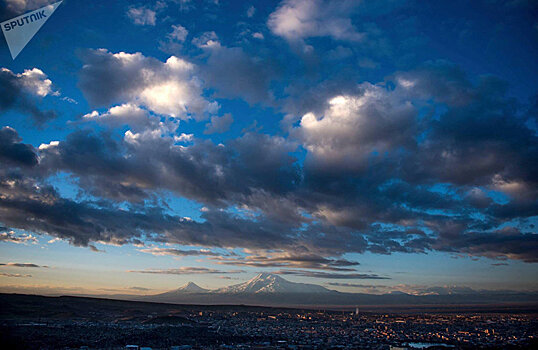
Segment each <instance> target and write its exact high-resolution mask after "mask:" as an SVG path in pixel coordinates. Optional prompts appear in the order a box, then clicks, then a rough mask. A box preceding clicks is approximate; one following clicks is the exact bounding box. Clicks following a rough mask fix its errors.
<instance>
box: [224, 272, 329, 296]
mask: <svg viewBox="0 0 538 350" xmlns="http://www.w3.org/2000/svg"><path fill="white" fill-rule="evenodd" d="M328 291H329V290H328V289H326V288H324V287H322V286H318V285H315V284H307V283H295V282H290V281H288V280H286V279H284V278H282V277H280V276H278V275H273V274H270V273H260V274H258V275H257V276H256V277H254V278H252V279H250V280H248V281H247V282H244V283H240V284H235V285H233V286H229V287H224V288H221V289H219V290H217V292H218V293H233V294H236V293H248V294H252V293H326V292H328Z"/></svg>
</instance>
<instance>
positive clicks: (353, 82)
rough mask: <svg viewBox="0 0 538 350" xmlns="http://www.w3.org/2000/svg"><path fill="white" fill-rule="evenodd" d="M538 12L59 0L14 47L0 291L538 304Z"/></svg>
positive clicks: (402, 4) (12, 11) (2, 95)
mask: <svg viewBox="0 0 538 350" xmlns="http://www.w3.org/2000/svg"><path fill="white" fill-rule="evenodd" d="M53 2H54V1H48V0H0V21H5V20H7V19H10V18H13V17H15V16H18V15H20V14H23V13H25V12H27V11H30V10H33V9H36V8H40V7H42V6H45V5H48V4H50V3H53ZM537 18H538V5H537V3H536V2H535V1H532V0H529V1H525V0H512V1H496V0H484V1H480V0H477V1H472V2H470V1H427V2H424V1H399V0H380V1H375V2H371V1H347V0H342V1H324V0H323V1H322V0H311V1H306V0H284V1H225V0H214V1H202V0H200V1H194V0H190V1H189V0H160V1H121V0H120V1H77V0H65V1H63V3H62V4H61V5H60V6H59V7H58V8H57V10H56V12H55V13H54V14H53V15H52V16H51V17H50V18H49V19H48V20H47V22H46V23H45V24H44V25H43V27H42V28H41V30H40V31H39V32H38V33H37V34H36V35H35V37H34V38H33V39H32V40H31V41H30V42H29V44H28V45H27V46H26V47H25V48H24V50H23V51H22V52H21V53H20V55H19V56H18V57H17V58H16V59H15V60H13V59H12V58H11V55H10V53H9V50H8V47H7V44H6V42H5V40H4V39H1V41H2V43H1V44H0V67H1V70H0V118H1V125H0V291H3V292H24V293H37V294H65V293H70V294H118V293H124V294H153V293H158V292H161V291H166V290H170V289H174V288H177V287H178V286H180V285H182V284H184V283H186V282H188V281H193V282H196V283H197V284H199V285H200V286H202V287H205V288H218V287H222V286H226V285H230V284H233V283H240V282H243V281H246V280H248V279H249V278H251V277H253V276H254V275H256V274H257V273H259V272H271V273H276V274H280V275H282V276H283V277H285V278H286V279H289V280H291V281H296V282H307V283H315V284H319V285H323V286H326V287H329V288H332V289H336V290H340V291H346V292H363V293H376V294H379V293H390V292H394V291H404V292H408V293H413V294H423V293H431V292H432V291H444V292H447V291H458V290H469V288H471V289H472V290H474V291H497V290H517V291H537V290H538V278H537V277H538V268H537V263H538V235H537V229H536V225H537V224H538V219H537V215H538V186H537V185H538V162H537V161H536V160H537V159H538V135H537V127H538V124H537V117H538V79H536V77H537V76H538V20H537Z"/></svg>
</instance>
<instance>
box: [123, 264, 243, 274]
mask: <svg viewBox="0 0 538 350" xmlns="http://www.w3.org/2000/svg"><path fill="white" fill-rule="evenodd" d="M127 272H135V273H149V274H159V275H160V274H164V275H204V274H229V273H242V272H244V271H243V270H233V271H221V270H215V269H208V268H205V267H187V266H183V267H180V268H177V269H165V270H157V269H155V270H129V271H127Z"/></svg>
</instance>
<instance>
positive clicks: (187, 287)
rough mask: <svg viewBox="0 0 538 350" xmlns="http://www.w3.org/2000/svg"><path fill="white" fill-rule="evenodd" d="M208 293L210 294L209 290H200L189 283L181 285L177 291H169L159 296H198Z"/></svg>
mask: <svg viewBox="0 0 538 350" xmlns="http://www.w3.org/2000/svg"><path fill="white" fill-rule="evenodd" d="M208 292H210V290H209V289H205V288H202V287H200V286H198V285H197V284H196V283H194V282H189V283H186V284H184V285H182V286H181V287H179V288H178V289H175V290H171V291H169V292H166V293H163V294H160V295H161V296H175V295H182V294H198V293H208Z"/></svg>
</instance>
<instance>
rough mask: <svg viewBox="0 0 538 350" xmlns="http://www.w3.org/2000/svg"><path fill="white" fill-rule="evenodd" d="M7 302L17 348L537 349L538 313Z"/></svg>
mask: <svg viewBox="0 0 538 350" xmlns="http://www.w3.org/2000/svg"><path fill="white" fill-rule="evenodd" d="M10 298H12V299H14V300H13V301H16V302H17V304H18V305H20V306H19V307H14V306H7V307H6V309H5V311H4V312H3V313H2V317H1V319H0V325H1V326H0V327H1V332H0V334H1V336H2V338H1V341H2V344H8V348H12V349H37V348H39V349H58V348H61V349H82V348H84V349H105V348H106V349H123V348H125V346H127V345H136V346H139V347H141V348H142V347H146V348H152V349H397V348H403V349H420V348H422V349H427V348H429V349H441V348H456V349H476V348H483V349H532V348H536V345H537V344H538V342H537V341H538V334H537V329H538V317H537V315H538V313H537V310H536V309H534V310H527V311H524V310H522V311H521V312H520V313H516V314H514V313H509V312H485V311H484V310H483V311H480V312H473V311H468V312H463V313H462V312H454V311H444V312H420V313H401V312H400V313H381V312H363V311H361V310H360V309H358V308H355V309H354V310H345V311H330V310H300V309H286V308H264V307H249V306H233V305H230V306H195V305H172V304H152V303H142V302H130V301H113V300H104V299H87V298H72V297H60V298H47V299H43V297H32V296H15V295H11V296H10V295H2V299H3V300H8V299H10ZM38 298H42V299H38ZM37 303H39V304H37ZM2 306H5V304H2ZM37 307H39V309H40V310H39V311H37V310H36V311H37V312H35V313H30V312H29V311H30V310H33V309H35V308H37Z"/></svg>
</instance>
